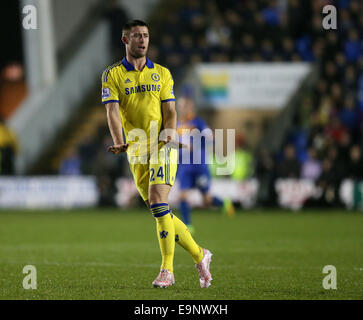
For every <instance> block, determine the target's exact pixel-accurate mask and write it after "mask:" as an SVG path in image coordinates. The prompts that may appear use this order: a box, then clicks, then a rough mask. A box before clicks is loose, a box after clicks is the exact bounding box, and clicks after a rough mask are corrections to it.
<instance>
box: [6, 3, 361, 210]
mask: <svg viewBox="0 0 363 320" xmlns="http://www.w3.org/2000/svg"><path fill="white" fill-rule="evenodd" d="M329 4H333V5H335V6H336V8H337V9H338V10H337V21H338V24H337V29H336V30H334V29H333V30H325V29H324V28H323V26H322V20H323V18H324V16H326V14H325V15H324V14H323V13H322V8H323V6H325V5H329ZM26 5H33V6H34V7H35V8H36V12H35V14H36V17H35V18H33V16H31V13H32V12H33V11H31V10H30V9H26V8H28V7H26ZM3 6H4V7H5V8H4V10H3V12H5V11H6V12H7V14H6V15H5V17H4V19H5V20H4V21H3V22H2V23H3V24H4V25H6V32H5V39H6V41H5V42H6V43H8V45H6V46H5V47H4V48H3V49H2V50H3V54H2V56H1V88H0V90H1V100H0V115H1V119H2V125H1V141H0V143H1V155H2V156H1V175H2V176H6V177H9V179H10V180H1V182H0V184H1V190H2V192H1V194H0V206H1V207H4V208H5V207H8V206H21V207H23V206H35V207H36V206H37V205H39V206H53V205H55V206H60V207H62V206H67V207H69V206H88V205H92V206H93V205H106V206H128V205H130V203H133V202H134V201H135V199H136V201H138V200H137V199H138V195H137V192H136V189H135V188H132V185H133V184H132V183H129V180H130V172H129V169H128V165H127V162H126V159H125V157H124V156H117V157H116V156H113V155H111V154H108V153H107V152H106V147H107V146H108V145H111V144H112V141H111V138H110V135H109V133H108V129H107V126H106V121H105V110H104V107H103V106H102V105H101V103H100V75H101V73H102V71H103V70H104V69H105V68H106V67H107V66H108V65H110V64H112V63H114V62H115V61H118V60H120V59H122V57H123V56H124V47H123V44H122V43H121V41H120V37H121V26H122V25H123V24H124V22H125V21H127V20H128V19H131V18H135V17H137V18H140V19H145V20H147V22H148V23H149V24H150V33H151V45H150V49H149V58H150V59H151V60H153V61H155V62H157V63H160V64H162V65H165V66H167V67H168V68H169V69H170V70H171V72H172V74H173V76H174V80H175V87H176V93H177V97H178V95H179V96H180V95H182V93H183V87H185V85H189V86H192V87H193V93H194V96H195V101H196V104H197V110H198V114H199V115H200V116H202V117H204V118H205V120H206V121H207V122H208V124H209V125H210V127H211V128H212V129H216V128H221V129H228V128H231V129H235V130H236V149H237V151H236V154H235V157H236V167H237V168H236V170H235V172H234V173H233V174H232V175H231V176H216V177H215V180H214V182H213V192H214V193H217V194H219V195H220V196H227V195H229V196H230V197H232V198H233V201H235V203H236V204H237V205H241V206H243V207H253V206H277V205H278V206H286V207H291V208H301V207H302V206H314V207H316V206H322V207H347V208H361V207H362V201H363V200H362V198H363V197H362V191H361V190H362V187H361V186H362V185H361V184H360V181H361V180H362V179H363V168H362V166H363V161H362V155H361V153H362V121H363V120H362V119H363V118H362V117H363V111H362V110H363V78H362V77H363V76H362V68H363V56H362V50H363V49H362V30H363V26H362V24H363V15H362V14H361V13H362V6H361V3H360V2H359V1H355V0H351V1H350V0H341V1H294V0H290V1H287V0H280V1H279V0H275V1H272V0H271V1H173V2H172V3H169V2H167V1H142V0H139V1H126V0H125V1H96V0H93V1H91V0H78V1H75V2H74V1H60V0H52V1H36V0H34V1H25V0H24V1H11V2H8V3H7V4H6V5H5V4H3ZM24 8H25V9H24ZM34 21H35V22H34ZM32 23H35V25H36V27H37V29H36V30H33V29H25V28H24V27H23V25H24V24H27V25H29V24H30V25H31V24H32ZM225 134H226V131H225ZM217 156H218V155H217ZM232 156H233V155H232ZM211 169H212V172H213V173H215V169H216V168H215V166H212V168H211ZM25 176H26V177H28V178H30V177H32V179H33V178H34V179H35V180H34V179H33V180H29V179H28V178H27V179H16V180H14V179H12V178H10V177H17V178H19V177H25ZM44 176H47V179H46V180H45V179H43V178H41V177H44ZM60 177H65V178H67V179H59V178H60ZM56 178H57V179H56ZM68 178H70V179H68ZM43 184H44V186H43ZM39 188H43V189H42V192H38V191H39ZM59 188H61V189H62V192H60V193H59ZM174 189H175V194H172V196H171V202H172V203H173V204H177V186H176V188H174ZM19 190H21V191H19ZM75 190H77V192H78V193H75ZM82 190H83V191H85V192H84V193H85V194H83V193H82ZM19 192H21V197H20V198H21V199H19V196H20V193H19ZM125 193H127V194H125ZM72 194H73V197H72ZM79 197H81V198H82V199H83V200H82V202H80V203H77V200H76V199H77V198H79ZM60 198H61V199H62V200H61V199H60ZM191 198H192V199H191V201H192V202H193V203H194V204H195V205H198V203H199V200H200V199H199V198H198V194H194V195H193V196H191ZM67 199H68V200H67ZM52 202H54V203H52ZM56 202H57V203H56ZM59 202H61V203H59Z"/></svg>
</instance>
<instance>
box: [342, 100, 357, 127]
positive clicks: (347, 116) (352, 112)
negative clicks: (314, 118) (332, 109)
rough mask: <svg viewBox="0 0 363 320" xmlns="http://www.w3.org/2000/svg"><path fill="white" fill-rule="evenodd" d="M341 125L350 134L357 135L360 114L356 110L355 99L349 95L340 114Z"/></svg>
mask: <svg viewBox="0 0 363 320" xmlns="http://www.w3.org/2000/svg"><path fill="white" fill-rule="evenodd" d="M339 119H340V122H341V124H342V125H343V126H344V127H346V128H347V129H348V130H349V132H350V133H355V131H356V129H357V128H358V113H357V110H356V108H355V99H354V97H353V96H351V95H348V96H346V98H345V99H344V106H343V108H342V109H341V110H340V112H339Z"/></svg>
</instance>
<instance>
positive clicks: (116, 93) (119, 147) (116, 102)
mask: <svg viewBox="0 0 363 320" xmlns="http://www.w3.org/2000/svg"><path fill="white" fill-rule="evenodd" d="M122 42H123V43H124V44H125V47H126V56H125V57H124V58H123V59H122V60H121V61H120V62H118V63H115V64H113V65H111V66H110V67H108V68H107V69H106V70H105V71H104V72H103V74H102V103H103V104H104V105H105V106H106V111H107V121H108V126H109V129H110V133H111V135H112V138H113V143H114V145H113V146H110V147H109V149H108V151H110V152H112V153H114V154H118V153H121V152H127V155H128V160H129V164H130V169H131V172H132V174H133V177H134V181H135V184H136V186H137V189H138V191H139V193H140V195H141V197H142V198H143V200H144V201H145V203H146V205H147V206H148V208H149V209H150V210H151V213H152V214H153V216H154V218H155V220H156V229H157V237H158V241H159V246H160V251H161V256H162V263H161V267H160V273H159V275H158V276H157V278H156V279H155V280H154V281H153V283H152V284H153V286H154V287H162V288H167V287H169V286H171V285H173V284H174V282H175V280H174V271H173V260H174V248H175V242H177V243H178V244H179V245H181V246H182V247H183V248H184V249H185V250H187V251H188V252H189V253H190V255H191V256H192V258H193V261H194V263H195V266H196V268H197V270H198V272H199V279H200V285H201V287H202V288H207V287H209V286H210V284H211V280H212V276H211V273H210V271H209V265H210V261H211V256H212V254H211V252H210V251H209V250H207V249H204V248H202V247H200V246H199V245H198V244H197V243H196V242H195V241H194V239H193V237H192V236H191V234H190V232H189V230H188V228H187V227H186V225H185V224H184V223H183V222H182V221H181V220H180V219H178V218H177V217H176V216H175V215H174V214H173V213H172V212H171V210H170V208H169V205H168V195H169V191H170V189H171V187H172V185H173V184H174V181H175V176H176V171H177V163H178V148H177V146H178V143H177V142H176V141H178V139H177V133H176V124H177V114H176V110H175V96H174V93H173V84H174V82H173V78H172V76H171V74H170V72H169V70H168V69H167V68H165V67H163V66H161V65H159V64H156V63H154V62H152V61H151V60H149V59H148V58H147V57H146V54H147V50H148V45H149V28H148V26H147V25H146V23H145V22H143V21H140V20H133V21H131V22H129V23H127V24H126V25H125V26H124V28H123V35H122ZM163 129H165V132H166V137H165V139H162V141H159V134H160V133H161V131H162V130H163ZM153 130H154V131H156V133H157V134H156V135H154V134H152V132H153Z"/></svg>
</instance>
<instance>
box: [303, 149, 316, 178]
mask: <svg viewBox="0 0 363 320" xmlns="http://www.w3.org/2000/svg"><path fill="white" fill-rule="evenodd" d="M320 174H321V163H320V161H319V160H318V159H317V153H316V150H315V149H314V148H312V147H310V148H309V150H308V158H307V160H306V161H305V162H304V163H303V165H302V168H301V178H303V179H311V180H314V181H316V180H317V179H318V178H319V177H320Z"/></svg>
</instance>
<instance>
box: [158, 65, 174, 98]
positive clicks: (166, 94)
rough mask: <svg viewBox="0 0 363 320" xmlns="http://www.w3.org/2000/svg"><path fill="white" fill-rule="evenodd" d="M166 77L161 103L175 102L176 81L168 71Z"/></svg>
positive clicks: (161, 93)
mask: <svg viewBox="0 0 363 320" xmlns="http://www.w3.org/2000/svg"><path fill="white" fill-rule="evenodd" d="M164 77H165V79H164V81H163V85H162V88H161V92H160V100H161V102H166V101H175V96H174V80H173V77H172V76H171V74H170V71H169V70H166V72H165V75H164Z"/></svg>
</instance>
